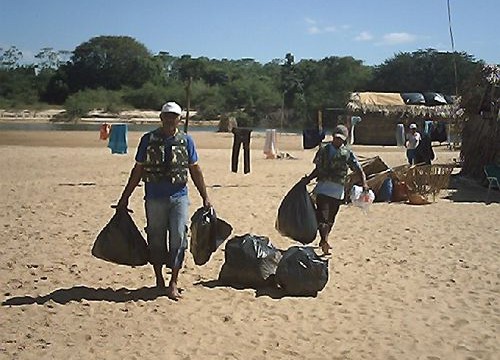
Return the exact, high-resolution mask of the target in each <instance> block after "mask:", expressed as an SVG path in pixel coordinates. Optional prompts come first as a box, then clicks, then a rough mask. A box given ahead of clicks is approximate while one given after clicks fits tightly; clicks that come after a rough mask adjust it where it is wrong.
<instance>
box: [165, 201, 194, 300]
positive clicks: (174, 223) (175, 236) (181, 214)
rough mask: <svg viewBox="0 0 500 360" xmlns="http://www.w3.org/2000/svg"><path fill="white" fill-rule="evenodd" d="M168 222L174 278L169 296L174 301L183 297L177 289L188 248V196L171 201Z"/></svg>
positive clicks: (169, 287)
mask: <svg viewBox="0 0 500 360" xmlns="http://www.w3.org/2000/svg"><path fill="white" fill-rule="evenodd" d="M170 206H171V207H170V211H169V219H168V220H169V221H168V229H169V231H168V232H169V236H168V244H169V256H170V265H171V267H172V277H171V278H170V282H169V285H168V296H169V297H170V298H172V299H174V300H177V299H178V298H180V297H181V294H180V292H179V289H178V287H177V280H178V277H179V271H180V269H181V267H182V263H183V262H184V253H185V251H186V248H187V221H188V207H189V198H188V197H187V195H185V196H180V197H178V198H175V199H171V200H170Z"/></svg>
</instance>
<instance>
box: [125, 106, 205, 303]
mask: <svg viewBox="0 0 500 360" xmlns="http://www.w3.org/2000/svg"><path fill="white" fill-rule="evenodd" d="M181 113H182V110H181V107H180V106H179V105H178V104H176V103H175V102H167V103H166V104H165V105H163V107H162V110H161V113H160V119H161V122H162V126H161V127H159V128H158V129H156V130H153V131H151V132H148V133H146V134H144V135H143V136H142V138H141V141H140V143H139V147H138V148H137V153H136V156H135V161H136V163H135V165H134V167H133V169H132V171H131V173H130V177H129V179H128V183H127V185H126V186H125V188H124V190H123V193H122V195H121V197H120V200H119V201H118V204H117V206H116V211H117V212H118V211H126V210H127V206H128V202H129V198H130V196H131V195H132V193H133V191H134V189H135V188H136V187H137V185H138V184H139V182H140V181H141V179H142V180H143V181H144V183H145V197H144V200H145V207H146V220H147V227H146V233H147V237H148V248H149V253H150V256H149V260H150V262H151V264H152V265H153V269H154V272H155V276H156V286H157V287H158V288H159V289H160V290H162V291H166V294H167V295H168V296H169V297H170V298H171V299H174V300H177V299H178V298H179V297H180V293H179V290H178V288H177V278H178V275H179V271H180V269H181V267H182V263H183V261H184V253H185V251H186V247H187V222H188V203H189V200H188V189H187V181H188V173H189V174H190V175H191V179H192V180H193V182H194V185H195V186H196V189H197V190H198V192H199V194H200V196H201V198H202V200H203V206H204V207H205V208H208V207H210V201H209V199H208V195H207V189H206V186H205V181H204V179H203V173H202V171H201V168H200V166H199V165H198V164H197V161H198V154H197V152H196V147H195V144H194V142H193V139H192V138H191V137H190V136H189V135H187V134H185V133H183V132H181V131H180V130H178V129H177V126H178V125H179V121H180V117H181ZM167 234H168V238H167ZM163 265H166V266H167V267H169V268H171V269H172V277H171V279H170V283H169V286H168V288H165V280H164V278H163V274H162V268H163Z"/></svg>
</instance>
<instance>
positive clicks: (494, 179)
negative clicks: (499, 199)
mask: <svg viewBox="0 0 500 360" xmlns="http://www.w3.org/2000/svg"><path fill="white" fill-rule="evenodd" d="M484 173H485V174H486V179H487V180H488V193H487V194H486V202H488V200H489V198H490V191H491V189H492V188H493V186H494V185H496V187H497V189H499V190H500V184H499V179H500V167H499V166H497V165H493V164H492V165H486V166H485V167H484Z"/></svg>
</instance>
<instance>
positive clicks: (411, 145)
mask: <svg viewBox="0 0 500 360" xmlns="http://www.w3.org/2000/svg"><path fill="white" fill-rule="evenodd" d="M421 139H422V138H421V136H420V133H418V132H417V131H415V133H414V134H412V133H410V134H408V138H407V141H408V146H407V147H408V149H416V148H417V146H418V143H419V142H420V140H421Z"/></svg>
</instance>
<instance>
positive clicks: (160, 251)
mask: <svg viewBox="0 0 500 360" xmlns="http://www.w3.org/2000/svg"><path fill="white" fill-rule="evenodd" d="M145 208H146V221H147V225H146V233H147V236H148V248H149V254H150V262H151V264H153V271H154V273H155V278H156V286H157V287H158V288H160V289H161V288H165V280H164V279H163V274H162V267H163V264H164V263H165V260H166V258H167V243H166V238H167V204H166V203H165V202H164V201H160V200H146V203H145Z"/></svg>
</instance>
